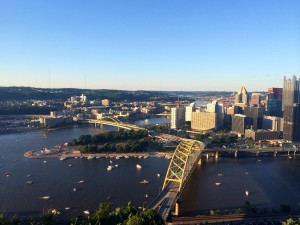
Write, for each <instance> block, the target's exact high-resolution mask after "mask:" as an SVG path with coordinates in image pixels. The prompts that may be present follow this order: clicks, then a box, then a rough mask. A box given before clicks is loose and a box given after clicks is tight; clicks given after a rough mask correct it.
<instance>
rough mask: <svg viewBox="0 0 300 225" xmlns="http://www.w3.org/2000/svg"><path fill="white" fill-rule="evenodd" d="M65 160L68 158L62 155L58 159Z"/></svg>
mask: <svg viewBox="0 0 300 225" xmlns="http://www.w3.org/2000/svg"><path fill="white" fill-rule="evenodd" d="M67 158H68V156H65V155H62V156H60V157H59V160H60V161H63V160H66V159H67Z"/></svg>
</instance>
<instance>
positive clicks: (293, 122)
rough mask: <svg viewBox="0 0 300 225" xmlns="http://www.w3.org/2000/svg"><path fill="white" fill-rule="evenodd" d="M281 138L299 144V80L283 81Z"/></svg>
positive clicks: (294, 77)
mask: <svg viewBox="0 0 300 225" xmlns="http://www.w3.org/2000/svg"><path fill="white" fill-rule="evenodd" d="M282 109H283V138H284V139H285V140H288V141H293V142H300V79H299V80H297V78H296V76H293V78H292V79H286V77H284V80H283V99H282Z"/></svg>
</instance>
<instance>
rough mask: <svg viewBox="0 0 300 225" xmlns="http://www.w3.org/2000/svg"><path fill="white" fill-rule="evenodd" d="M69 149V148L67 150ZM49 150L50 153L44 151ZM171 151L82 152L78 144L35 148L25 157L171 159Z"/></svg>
mask: <svg viewBox="0 0 300 225" xmlns="http://www.w3.org/2000/svg"><path fill="white" fill-rule="evenodd" d="M66 149H68V150H66ZM45 151H48V152H49V153H43V152H45ZM172 155H173V153H171V152H125V153H117V152H114V153H81V152H80V151H79V150H78V146H63V147H62V146H55V147H53V148H49V149H47V148H45V149H35V150H30V151H27V152H25V153H24V157H26V158H30V159H53V158H59V159H60V160H64V159H68V158H87V159H93V158H117V159H119V158H148V157H149V158H166V159H171V158H172Z"/></svg>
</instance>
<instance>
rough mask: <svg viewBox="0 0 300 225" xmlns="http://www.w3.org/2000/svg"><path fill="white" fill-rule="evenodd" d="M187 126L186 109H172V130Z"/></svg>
mask: <svg viewBox="0 0 300 225" xmlns="http://www.w3.org/2000/svg"><path fill="white" fill-rule="evenodd" d="M184 126H185V108H184V107H176V108H171V129H180V128H184Z"/></svg>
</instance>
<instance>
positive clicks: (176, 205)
mask: <svg viewBox="0 0 300 225" xmlns="http://www.w3.org/2000/svg"><path fill="white" fill-rule="evenodd" d="M173 215H174V216H179V204H178V203H177V202H176V203H175V211H174V212H173Z"/></svg>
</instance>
